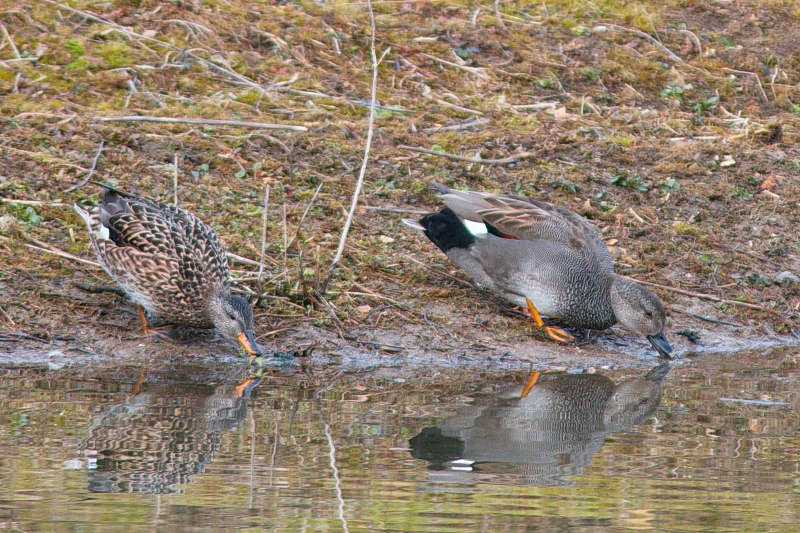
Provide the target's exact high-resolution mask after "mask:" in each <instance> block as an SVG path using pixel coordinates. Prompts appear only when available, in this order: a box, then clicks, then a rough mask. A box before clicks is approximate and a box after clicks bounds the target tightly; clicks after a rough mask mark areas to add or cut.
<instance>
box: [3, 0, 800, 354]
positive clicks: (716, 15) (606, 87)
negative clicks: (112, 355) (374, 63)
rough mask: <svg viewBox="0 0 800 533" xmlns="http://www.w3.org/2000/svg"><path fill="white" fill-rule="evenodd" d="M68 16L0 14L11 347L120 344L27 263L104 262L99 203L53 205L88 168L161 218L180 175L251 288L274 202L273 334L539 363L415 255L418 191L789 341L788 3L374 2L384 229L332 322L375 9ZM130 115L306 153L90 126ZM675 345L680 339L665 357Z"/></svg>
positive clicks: (445, 273)
mask: <svg viewBox="0 0 800 533" xmlns="http://www.w3.org/2000/svg"><path fill="white" fill-rule="evenodd" d="M70 6H71V7H72V8H73V9H72V10H70V9H65V8H64V7H63V6H62V7H58V6H57V3H56V2H50V1H47V2H44V1H16V2H11V1H9V0H0V22H2V23H3V26H4V27H5V28H6V30H7V32H8V37H2V36H0V40H1V41H0V114H2V115H3V116H4V117H7V118H6V119H5V121H4V122H3V125H2V131H3V135H2V140H1V141H0V190H1V191H2V193H1V194H2V196H3V197H4V198H6V199H16V200H23V201H27V202H33V203H28V204H24V203H20V204H17V203H13V202H11V203H9V202H3V203H2V204H0V216H2V215H7V218H5V219H3V220H5V221H6V222H5V223H3V224H2V226H0V227H2V228H3V229H2V230H1V231H2V233H3V234H4V235H5V236H6V237H7V239H6V240H3V241H0V249H2V250H3V252H2V254H1V255H2V257H1V258H0V291H1V292H0V295H2V299H0V308H2V309H3V312H2V313H0V328H2V329H3V330H9V331H12V332H26V333H29V334H35V335H46V334H48V333H50V334H51V333H52V332H53V331H63V332H66V334H73V335H78V333H76V332H79V331H81V328H82V327H85V326H86V324H87V323H88V319H89V318H90V317H93V316H95V315H94V314H96V313H97V312H98V311H100V312H104V311H106V310H107V309H108V311H107V312H108V313H109V314H110V315H112V318H109V319H108V320H109V321H113V320H119V317H116V318H115V317H114V312H113V310H112V309H111V307H112V305H113V303H112V302H113V301H114V300H113V298H115V297H112V296H102V295H87V294H86V293H83V292H81V291H77V290H75V289H74V288H73V287H71V285H70V284H69V280H79V281H84V282H93V283H100V284H103V283H107V282H108V281H107V279H106V278H105V275H104V274H103V273H102V272H101V271H98V270H93V269H92V268H91V267H88V266H85V265H81V264H77V263H75V262H72V261H70V260H68V259H65V258H64V257H58V256H55V255H47V254H44V253H41V252H38V251H32V250H31V249H30V248H28V247H25V246H24V244H26V243H28V244H30V243H31V241H30V239H36V240H38V241H40V242H42V243H46V244H47V245H48V246H50V247H53V248H55V249H58V250H61V251H64V252H67V253H70V254H75V255H80V256H81V257H84V258H91V255H90V253H89V250H88V246H87V237H86V235H85V232H84V228H82V227H81V223H80V221H79V220H78V218H77V217H76V216H75V215H74V214H73V213H72V212H71V210H70V208H69V207H68V206H69V204H71V203H72V202H74V201H81V202H91V201H96V200H97V198H98V195H99V191H98V190H97V189H96V188H95V187H93V186H91V185H86V186H83V187H80V188H78V189H77V190H74V191H70V192H66V191H67V190H68V189H69V188H70V187H72V186H74V185H76V184H79V183H80V182H81V181H82V180H83V179H84V178H85V177H86V175H87V173H88V171H89V169H90V168H91V167H92V164H93V158H94V156H95V154H96V153H97V147H98V146H99V144H100V143H101V142H104V148H103V152H102V154H101V156H100V158H99V160H98V161H97V165H96V170H95V173H94V177H93V179H95V180H109V181H111V182H112V183H114V184H116V185H118V186H119V187H122V188H125V189H128V190H131V191H133V192H137V193H141V194H145V195H148V196H151V197H156V198H159V199H161V200H164V201H172V199H173V195H174V193H175V191H174V187H173V174H174V172H175V168H174V166H175V165H174V161H176V160H177V161H178V167H179V168H178V171H179V175H178V190H177V197H178V198H179V201H180V205H181V206H183V207H185V208H188V209H191V210H193V211H194V212H196V213H197V214H198V215H199V216H200V217H201V218H203V219H204V220H206V221H208V222H210V223H211V225H212V226H213V227H214V228H216V229H217V230H218V231H219V233H220V236H221V238H222V240H223V242H224V243H225V245H226V246H227V247H228V248H229V250H230V251H231V252H232V253H234V254H236V255H238V256H241V257H245V258H248V259H250V260H251V261H254V262H255V264H257V263H258V262H259V260H260V258H261V242H262V238H261V237H262V230H263V226H262V221H263V205H264V191H265V189H266V187H267V186H269V187H270V191H271V192H270V204H271V207H270V210H269V212H268V220H267V227H266V235H267V243H268V244H267V247H266V254H265V256H266V265H265V268H264V272H263V276H262V277H263V281H262V282H260V283H259V282H258V281H259V280H258V278H259V276H258V274H257V271H258V267H257V266H253V264H251V263H240V262H234V263H233V268H234V269H235V272H234V278H235V286H236V288H237V289H238V290H240V291H242V292H244V293H246V294H250V295H252V296H253V297H254V299H255V298H258V297H261V298H258V299H259V304H258V306H259V311H258V315H259V318H258V322H259V323H258V327H259V328H260V329H261V330H263V331H267V330H268V329H270V328H280V329H283V328H297V329H298V330H299V329H301V328H307V327H313V328H318V329H319V330H320V331H321V332H323V333H328V334H331V335H334V334H335V335H342V336H347V333H348V331H349V332H355V333H362V334H364V335H368V336H369V335H372V334H375V335H377V333H374V332H378V331H384V332H386V331H388V332H393V333H396V334H397V335H401V332H402V334H406V336H405V337H403V339H405V340H404V341H403V342H405V343H407V344H408V343H413V341H412V340H410V339H414V338H416V339H417V340H418V342H420V343H426V342H428V340H429V339H431V338H434V337H435V338H441V339H444V340H442V341H441V346H442V349H443V350H445V349H447V347H448V346H451V343H452V342H455V341H456V340H458V341H459V342H462V341H465V342H471V343H473V344H475V343H478V344H480V343H489V344H493V345H494V346H503V345H511V346H513V345H515V344H517V343H518V342H519V339H520V338H524V337H525V335H522V336H521V337H520V335H521V333H520V332H519V331H517V332H516V333H515V330H519V329H520V322H519V320H518V319H516V318H513V317H511V318H508V317H505V316H503V315H500V314H499V313H498V312H497V307H496V305H495V304H493V303H487V302H486V301H485V300H484V299H481V298H480V297H478V296H477V294H476V293H475V291H474V290H473V289H472V288H470V287H469V286H468V285H466V284H465V283H464V282H463V281H461V279H462V277H461V275H460V274H458V273H456V271H455V270H454V269H453V267H452V266H451V265H450V264H449V263H447V261H446V259H445V258H444V257H443V256H442V255H441V254H439V253H438V252H437V251H435V250H433V248H432V246H430V245H429V244H427V243H426V242H425V241H424V238H422V237H420V236H418V235H414V234H409V233H407V232H405V231H404V230H403V229H401V226H400V224H399V218H400V216H401V215H399V214H398V213H397V212H396V211H397V210H404V209H408V210H413V211H419V210H429V209H435V208H437V207H438V206H437V202H436V200H435V198H434V196H433V195H432V194H431V193H430V192H429V191H428V190H427V188H426V186H425V184H426V183H427V182H428V181H429V180H437V181H441V182H444V183H447V184H450V185H455V186H459V187H469V188H472V189H480V190H489V191H502V192H516V193H519V194H525V195H529V196H533V197H537V198H543V199H546V200H549V201H552V202H556V203H559V204H562V205H565V206H568V207H570V208H573V209H575V210H577V211H581V212H583V213H584V214H585V215H587V216H588V217H589V218H591V219H593V220H594V221H595V223H596V224H597V225H598V226H599V227H600V229H601V231H602V233H603V235H604V237H606V238H607V239H608V242H609V243H616V244H615V245H614V246H612V250H613V252H614V255H615V259H616V261H617V264H618V269H619V270H620V271H621V272H623V273H626V274H629V275H632V276H633V277H636V278H638V279H641V280H645V281H650V282H654V283H658V284H661V285H668V286H674V287H679V288H682V289H684V290H687V291H694V292H700V293H706V294H711V295H714V296H716V297H718V298H722V299H728V300H738V301H743V302H747V303H750V304H755V305H759V306H762V307H764V308H765V311H755V310H751V309H746V308H739V307H730V306H727V305H725V304H724V303H723V304H719V305H717V304H714V306H713V307H711V308H710V309H711V311H712V312H716V313H717V314H718V315H719V316H722V317H727V318H728V319H730V320H732V321H734V322H736V321H740V322H744V323H750V324H753V325H754V326H756V327H757V328H759V329H758V330H757V331H759V332H761V333H769V332H770V331H775V332H778V333H789V332H790V331H791V329H792V328H794V327H796V324H797V316H798V315H797V307H798V306H799V305H800V297H798V294H797V287H796V286H786V285H783V286H778V285H775V284H774V283H772V281H771V280H772V279H773V277H774V275H775V274H777V273H778V272H781V271H784V270H790V271H794V272H798V271H800V264H798V260H797V257H798V241H797V237H796V228H797V227H798V222H799V221H798V218H799V217H798V215H797V213H798V209H797V207H798V192H800V188H799V186H798V183H799V182H798V179H797V178H798V175H799V174H800V153H798V148H797V146H798V124H800V114H799V113H800V89H799V88H798V85H799V84H800V52H798V50H800V29H798V24H797V21H798V12H797V9H796V7H794V6H793V3H792V2H788V1H786V2H781V1H766V0H761V1H749V2H738V3H736V4H728V3H713V4H708V3H706V2H695V1H693V0H682V1H677V0H674V1H672V2H668V3H666V4H665V3H663V2H655V1H644V2H638V3H634V4H631V3H629V2H620V1H616V0H605V1H600V2H597V1H595V2H587V1H585V0H557V1H555V2H550V3H548V4H546V11H545V10H544V8H543V7H542V6H539V5H535V6H534V5H532V4H530V3H522V2H502V3H485V4H482V5H481V4H479V3H474V2H459V1H443V2H375V3H374V7H375V19H376V29H377V34H376V46H377V54H378V56H380V55H381V54H382V53H383V52H384V51H385V50H387V49H388V48H391V51H390V52H389V53H388V55H387V56H386V57H385V59H384V61H383V62H382V63H381V65H380V67H379V81H378V86H377V104H378V106H377V109H376V118H375V138H374V142H373V146H372V150H371V157H370V164H369V166H368V168H367V173H366V180H365V183H364V196H363V198H362V202H363V204H364V205H366V206H367V207H378V208H380V209H361V210H359V211H358V212H357V216H356V218H355V222H354V226H353V228H352V230H351V232H350V236H349V238H348V241H347V246H346V248H345V253H344V258H343V260H342V262H341V268H339V269H337V270H336V272H335V275H334V277H333V279H332V281H331V283H330V285H329V286H328V291H327V294H326V295H325V298H326V299H327V300H328V301H329V302H330V304H331V307H330V308H328V307H325V306H321V305H320V297H319V296H318V295H315V289H317V288H319V287H318V283H319V282H320V280H321V278H322V277H324V273H325V271H326V269H327V267H328V265H329V264H330V261H331V260H332V258H333V256H334V253H335V251H336V246H337V243H338V240H339V234H340V231H341V228H342V225H343V223H344V220H345V217H346V209H347V206H348V204H349V199H350V195H351V194H352V191H353V188H354V185H355V181H356V176H357V172H358V169H359V166H360V164H361V158H362V155H363V152H364V142H365V136H366V124H367V120H366V119H367V115H368V112H369V99H370V96H369V95H370V83H371V74H372V73H371V58H370V34H371V30H370V23H369V16H368V12H367V10H366V6H365V4H363V3H351V2H331V3H329V4H327V5H324V6H320V5H318V4H316V3H313V2H305V1H303V2H297V3H294V4H283V5H280V4H272V3H269V2H252V1H247V2H245V1H239V0H207V1H205V2H187V1H182V0H175V1H174V2H155V1H152V0H151V1H147V0H142V1H138V2H127V1H121V0H116V1H112V2H106V3H102V4H97V3H92V2H88V1H76V2H73V3H71V4H70ZM87 13H89V14H91V16H87V15H86V14H87ZM0 33H1V32H0ZM9 38H10V39H11V41H9ZM12 43H13V44H12ZM123 115H141V116H149V117H172V118H190V119H208V120H227V121H238V122H259V123H278V124H285V125H294V126H304V127H305V128H307V131H306V132H285V131H277V130H276V131H266V130H261V129H254V128H249V127H225V126H219V125H213V126H212V125H203V124H164V123H115V122H102V121H99V120H97V119H98V118H100V117H111V116H123ZM461 125H464V126H463V127H461ZM401 145H407V146H411V147H417V148H423V149H427V150H434V151H436V152H446V153H447V154H450V155H456V156H462V157H463V158H466V159H468V160H473V161H481V160H500V161H501V162H503V163H502V164H494V165H486V164H482V163H479V162H469V161H463V160H462V161H457V160H452V159H450V158H443V157H439V156H437V155H422V154H418V153H414V152H409V151H406V150H401V149H399V148H398V147H399V146H401ZM520 154H524V155H528V156H530V157H529V158H528V159H520V158H519V157H516V156H518V155H520ZM176 156H177V159H176ZM728 156H730V157H728ZM318 187H321V188H320V189H319V192H318V193H315V191H316V190H317V189H318ZM282 206H285V217H284V215H283V213H284V207H282ZM309 206H310V209H309ZM304 213H307V214H306V215H305V218H303V217H304ZM12 217H13V221H14V222H13V223H9V221H11V220H12ZM301 220H302V225H301ZM292 235H296V238H293V239H291V241H290V240H289V238H288V237H290V236H292ZM287 236H288V237H287ZM289 242H291V245H290V246H288V249H285V246H286V245H288V244H289ZM453 274H455V278H454V277H453ZM660 295H661V296H662V297H663V298H664V299H665V301H667V302H668V303H673V304H674V303H676V302H680V301H679V300H678V298H682V297H680V296H678V295H675V294H671V293H668V292H660ZM476 316H477V317H488V318H487V320H491V325H489V324H488V323H487V324H485V325H480V324H479V325H475V327H474V328H465V329H461V330H459V332H458V334H457V335H456V334H453V333H452V329H453V325H452V323H453V322H459V321H461V322H463V321H467V322H468V323H470V321H471V320H472V319H473V318H474V317H476ZM685 318H686V317H685V316H682V315H675V317H674V320H673V321H674V325H675V328H676V329H679V328H680V327H681V326H682V324H683V323H684V319H685ZM481 320H483V319H481ZM100 323H101V324H102V320H101V321H100ZM481 324H484V323H483V322H482V323H481ZM54 328H58V329H54ZM124 331H125V330H124V329H122V330H120V329H113V328H112V329H109V330H108V331H107V332H106V333H103V334H106V335H117V334H120V332H124ZM522 333H524V332H522ZM453 337H455V339H454V338H453ZM277 338H278V342H280V339H281V335H280V334H279V335H277ZM448 339H449V340H448ZM287 342H290V341H288V340H287ZM381 342H383V341H381ZM398 342H400V341H398ZM449 343H450V344H449ZM401 344H402V343H401ZM404 346H405V345H404Z"/></svg>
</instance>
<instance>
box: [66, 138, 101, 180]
mask: <svg viewBox="0 0 800 533" xmlns="http://www.w3.org/2000/svg"><path fill="white" fill-rule="evenodd" d="M105 143H106V141H105V139H103V138H101V139H100V146H98V147H97V153H96V154H95V155H94V159H92V167H91V168H90V169H89V173H88V174H87V175H86V177H85V178H84V179H83V181H82V182H80V183H78V184H77V185H73V186H72V187H70V188H68V189H66V190H65V191H64V192H72V191H74V190H75V189H80V188H81V187H83V186H84V185H86V184H87V183H89V180H90V179H92V174H94V169H95V168H97V160H98V159H100V153H101V152H102V151H103V145H104V144H105Z"/></svg>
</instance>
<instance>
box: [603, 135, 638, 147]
mask: <svg viewBox="0 0 800 533" xmlns="http://www.w3.org/2000/svg"><path fill="white" fill-rule="evenodd" d="M608 140H609V141H610V142H612V143H614V144H616V145H618V146H632V145H633V143H634V142H636V138H635V137H633V136H631V135H612V136H610V137H609V138H608Z"/></svg>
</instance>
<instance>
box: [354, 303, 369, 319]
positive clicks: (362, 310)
mask: <svg viewBox="0 0 800 533" xmlns="http://www.w3.org/2000/svg"><path fill="white" fill-rule="evenodd" d="M370 311H372V306H370V305H359V306H358V307H356V312H357V313H358V314H359V316H362V317H363V316H367V315H368V314H369V312H370Z"/></svg>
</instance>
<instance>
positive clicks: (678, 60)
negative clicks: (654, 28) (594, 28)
mask: <svg viewBox="0 0 800 533" xmlns="http://www.w3.org/2000/svg"><path fill="white" fill-rule="evenodd" d="M604 25H605V26H608V27H609V28H616V29H618V30H623V31H628V32H631V33H633V34H636V35H638V36H639V37H642V38H644V39H647V40H648V41H649V42H650V44H652V45H653V46H655V47H656V48H658V49H659V50H661V51H662V52H664V53H665V54H667V57H669V58H670V59H672V60H673V61H675V62H676V63H683V59H681V58H680V57H678V56H677V55H675V54H674V53H673V52H672V50H670V49H669V48H667V47H666V46H664V45H663V44H661V43H660V42H658V39H656V38H655V37H653V36H652V35H650V34H649V33H645V32H643V31H639V30H635V29H633V28H626V27H625V26H617V25H616V24H604Z"/></svg>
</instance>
